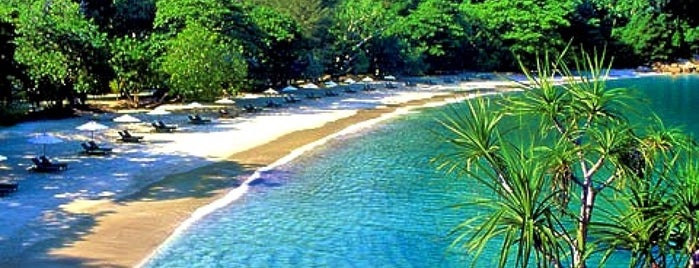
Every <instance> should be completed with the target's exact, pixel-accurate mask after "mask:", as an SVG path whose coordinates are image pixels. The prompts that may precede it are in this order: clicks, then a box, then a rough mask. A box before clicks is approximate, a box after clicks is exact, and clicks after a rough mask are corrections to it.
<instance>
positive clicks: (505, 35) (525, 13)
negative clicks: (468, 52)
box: [461, 0, 576, 63]
mask: <svg viewBox="0 0 699 268" xmlns="http://www.w3.org/2000/svg"><path fill="white" fill-rule="evenodd" d="M575 5H576V1H573V0H565V1H558V0H546V1H530V0H528V1H516V0H511V1H510V0H508V1H500V0H486V1H482V2H478V3H475V1H474V2H469V1H466V2H464V3H463V4H462V7H461V9H462V10H464V12H465V13H466V14H467V16H468V17H469V18H471V19H473V20H476V21H478V22H480V23H481V24H480V25H479V26H480V27H479V29H480V30H481V31H484V32H483V33H478V34H484V35H487V36H489V37H490V38H497V39H500V40H502V41H501V42H502V45H501V46H500V45H499V47H500V49H505V50H508V51H510V52H511V53H513V54H515V55H519V56H520V57H522V58H523V59H525V63H531V62H532V61H533V59H534V57H535V56H536V55H535V54H536V53H537V52H543V51H544V50H546V51H548V52H556V51H557V50H559V51H560V49H562V48H563V47H564V46H565V45H566V41H567V40H563V39H562V38H561V37H560V34H559V32H560V29H562V28H563V27H566V26H568V25H569V21H568V20H567V17H568V16H569V15H570V14H571V12H572V11H573V10H575Z"/></svg>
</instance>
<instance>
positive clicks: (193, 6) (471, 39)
mask: <svg viewBox="0 0 699 268" xmlns="http://www.w3.org/2000/svg"><path fill="white" fill-rule="evenodd" d="M696 10H699V3H697V1H696V0H662V1H656V0H536V1H534V0H464V1H462V0H237V1H236V0H82V1H76V0H3V1H0V65H1V66H2V68H0V118H2V120H0V121H4V122H6V123H7V122H12V121H13V120H14V118H20V117H22V116H24V114H25V113H26V109H25V108H22V107H25V106H26V104H39V103H42V104H43V106H44V107H48V108H55V109H60V108H63V107H65V106H68V107H76V106H79V105H82V104H83V103H84V101H85V99H86V97H87V96H88V95H89V94H102V93H118V94H120V95H121V96H123V97H124V98H125V99H129V100H131V101H132V102H135V101H136V97H135V96H137V94H138V93H139V92H141V91H143V90H146V89H148V90H150V89H166V90H169V92H170V95H177V96H180V97H181V98H185V99H188V100H192V99H199V100H211V99H213V98H215V97H218V96H221V95H223V94H233V93H235V92H239V91H259V90H261V89H265V88H268V87H277V88H278V87H281V86H283V85H285V84H287V83H288V81H291V80H296V79H309V80H314V79H319V78H321V77H328V75H329V76H330V77H337V76H340V75H345V74H371V75H385V74H394V75H421V74H435V73H437V74H438V73H448V72H454V71H462V70H477V71H494V70H497V71H507V70H516V69H518V66H517V63H516V62H517V60H516V58H515V57H518V58H520V59H521V60H522V61H523V62H524V63H525V64H530V63H532V62H533V60H534V59H535V58H536V54H541V53H543V52H545V51H550V52H556V51H558V50H560V49H561V48H563V47H565V46H566V45H567V44H568V43H569V42H570V43H571V44H573V46H574V47H576V46H582V47H584V48H585V49H588V50H589V49H592V48H602V47H605V48H606V49H607V51H608V53H609V54H611V55H614V57H615V64H616V66H615V67H635V66H637V65H640V64H648V63H650V62H654V61H671V60H674V59H677V58H687V57H690V56H691V55H692V54H696V53H698V51H699V21H698V19H697V18H698V17H697V15H696V14H693V13H694V12H696ZM515 55H516V56H515ZM22 104H24V105H22Z"/></svg>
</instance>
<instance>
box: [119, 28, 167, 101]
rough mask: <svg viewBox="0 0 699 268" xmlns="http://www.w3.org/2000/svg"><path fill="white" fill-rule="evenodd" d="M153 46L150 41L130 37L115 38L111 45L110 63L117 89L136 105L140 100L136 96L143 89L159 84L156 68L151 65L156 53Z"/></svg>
mask: <svg viewBox="0 0 699 268" xmlns="http://www.w3.org/2000/svg"><path fill="white" fill-rule="evenodd" d="M151 46H152V43H151V42H148V40H141V39H137V38H130V37H124V38H115V39H113V40H112V43H111V44H110V48H111V54H112V58H111V59H110V60H109V63H110V64H111V65H112V66H113V68H114V72H115V76H114V82H115V85H116V89H117V91H118V92H119V93H121V94H122V95H123V96H125V97H127V98H129V99H130V100H132V101H133V102H135V103H138V100H137V99H135V98H134V96H137V94H138V93H139V92H140V91H141V89H143V88H146V87H149V86H155V85H157V84H158V81H157V80H156V79H155V78H157V77H158V75H157V74H156V72H157V70H155V68H156V67H155V66H153V64H151V59H153V58H154V57H155V54H156V51H154V49H153V48H151Z"/></svg>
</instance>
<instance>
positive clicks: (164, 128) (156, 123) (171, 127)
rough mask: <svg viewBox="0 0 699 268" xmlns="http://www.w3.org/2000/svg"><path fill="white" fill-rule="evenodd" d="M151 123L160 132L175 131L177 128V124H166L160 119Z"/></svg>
mask: <svg viewBox="0 0 699 268" xmlns="http://www.w3.org/2000/svg"><path fill="white" fill-rule="evenodd" d="M151 125H152V126H153V128H155V132H160V133H163V132H173V131H175V129H177V125H168V124H165V122H163V121H160V120H158V121H154V122H152V123H151Z"/></svg>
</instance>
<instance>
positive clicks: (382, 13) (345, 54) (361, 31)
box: [328, 0, 395, 74]
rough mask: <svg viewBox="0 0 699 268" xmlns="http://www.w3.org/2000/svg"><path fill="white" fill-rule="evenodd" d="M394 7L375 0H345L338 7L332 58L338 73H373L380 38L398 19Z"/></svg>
mask: <svg viewBox="0 0 699 268" xmlns="http://www.w3.org/2000/svg"><path fill="white" fill-rule="evenodd" d="M394 12H395V10H392V9H391V8H390V7H389V5H388V3H386V2H384V1H376V0H359V1H352V0H346V1H342V2H340V3H339V4H338V6H337V7H336V8H335V13H334V14H333V25H332V26H331V27H330V29H329V30H328V31H329V33H330V35H331V36H332V37H333V40H332V42H333V43H332V46H331V47H332V49H333V55H332V56H333V61H334V69H335V70H334V72H336V73H340V74H343V73H367V72H369V73H374V70H373V69H377V68H378V69H380V67H379V66H375V65H374V63H375V61H374V59H375V58H376V56H377V54H378V53H379V52H378V49H380V47H378V46H377V45H376V43H377V42H380V39H381V38H384V36H385V34H384V31H386V29H387V28H388V27H389V26H390V25H392V24H393V23H394V22H395V13H394Z"/></svg>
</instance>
